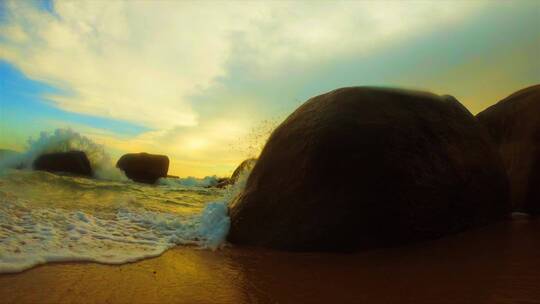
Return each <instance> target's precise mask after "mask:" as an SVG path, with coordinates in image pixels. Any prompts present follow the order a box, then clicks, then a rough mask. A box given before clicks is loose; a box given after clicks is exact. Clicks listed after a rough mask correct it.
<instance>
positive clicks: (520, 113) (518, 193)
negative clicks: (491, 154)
mask: <svg viewBox="0 0 540 304" xmlns="http://www.w3.org/2000/svg"><path fill="white" fill-rule="evenodd" d="M477 118H478V120H479V121H480V123H481V124H482V125H484V126H485V127H486V128H487V130H488V131H489V133H490V135H491V137H492V138H493V141H494V142H495V144H496V145H497V147H498V149H499V152H500V155H501V157H502V160H503V163H504V166H505V168H506V172H507V173H508V178H509V180H510V193H511V201H512V207H513V208H514V210H516V211H524V212H528V213H531V214H539V213H540V85H535V86H531V87H528V88H525V89H523V90H520V91H518V92H516V93H514V94H512V95H510V96H508V97H506V98H505V99H503V100H501V101H499V102H498V103H497V104H495V105H493V106H491V107H489V108H487V109H485V110H484V111H482V112H480V113H479V114H478V115H477Z"/></svg>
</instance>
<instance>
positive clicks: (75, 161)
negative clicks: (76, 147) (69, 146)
mask: <svg viewBox="0 0 540 304" xmlns="http://www.w3.org/2000/svg"><path fill="white" fill-rule="evenodd" d="M32 167H33V168H34V170H41V171H49V172H63V173H71V174H76V175H83V176H92V174H93V173H92V167H91V166H90V161H89V160H88V157H86V153H84V152H82V151H69V152H56V153H46V154H42V155H40V156H38V158H36V160H34V162H33V164H32Z"/></svg>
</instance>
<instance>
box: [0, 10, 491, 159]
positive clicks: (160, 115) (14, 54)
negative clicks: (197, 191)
mask: <svg viewBox="0 0 540 304" xmlns="http://www.w3.org/2000/svg"><path fill="white" fill-rule="evenodd" d="M482 5H483V2H479V1H474V2H473V1H459V2H448V1H415V2H413V1H357V2H354V1H347V2H336V1H328V2H326V1H306V2H300V1H295V2H273V1H268V2H266V1H265V2H263V1H237V2H232V1H230V2H225V1H100V0H95V1H57V2H55V5H54V9H55V14H50V13H49V12H46V11H43V10H39V9H37V8H35V7H33V6H31V5H30V4H29V3H28V2H25V1H12V2H6V7H7V10H6V12H7V16H8V17H7V22H5V23H4V24H1V25H0V37H1V38H2V39H0V59H4V60H7V61H9V62H11V63H13V64H14V65H16V66H17V67H18V68H19V69H21V70H22V71H23V72H24V73H25V74H26V75H27V76H29V77H31V78H33V79H37V80H41V81H44V82H46V83H49V84H51V85H53V86H57V87H59V88H61V89H64V90H65V91H66V92H68V94H62V95H50V96H46V97H47V99H49V101H51V102H52V103H53V104H54V105H56V106H57V107H59V108H61V109H64V110H67V111H72V112H77V113H84V114H91V115H97V116H103V117H108V118H113V119H119V120H125V121H130V122H134V123H137V124H141V125H144V126H147V127H150V128H152V129H154V131H152V133H147V134H142V135H140V136H138V137H137V138H133V139H130V141H129V142H127V141H126V140H120V139H118V140H117V141H116V142H112V141H113V139H114V138H113V137H108V139H107V140H108V141H111V143H110V144H112V145H116V146H118V147H120V146H121V145H124V146H123V147H124V149H125V150H130V149H131V148H135V146H136V147H139V148H140V149H143V148H144V149H151V148H152V147H158V148H160V149H166V150H169V151H171V153H174V154H176V155H178V156H179V157H183V158H184V159H192V160H193V161H197V160H198V161H199V162H201V161H202V160H203V159H204V160H206V159H208V158H211V157H214V159H215V160H216V161H218V162H219V161H220V160H221V161H222V162H226V163H230V162H231V159H233V158H234V157H233V155H232V154H230V153H226V152H225V151H224V150H223V148H219V149H218V147H223V146H227V145H231V144H234V142H235V141H237V140H238V137H239V136H244V135H245V134H246V133H247V132H246V130H243V131H242V130H241V129H242V128H248V127H249V126H250V124H252V123H253V122H249V121H239V120H227V119H222V118H220V117H200V116H199V115H200V113H197V112H196V111H195V109H196V107H197V105H195V104H193V101H192V100H191V99H190V97H191V96H194V95H197V94H200V93H201V92H204V90H205V89H208V88H211V86H212V85H213V84H214V83H215V81H216V79H217V78H218V77H225V76H227V73H228V71H227V68H228V64H229V63H230V62H231V58H230V56H232V55H233V54H234V56H243V55H245V58H243V60H242V63H243V64H245V65H246V68H248V67H249V69H250V70H256V71H257V73H256V74H255V75H254V76H255V77H258V78H260V79H261V80H262V81H264V80H269V81H284V82H286V81H287V79H286V76H287V75H281V74H279V73H280V71H284V70H287V69H286V67H287V66H289V65H291V63H294V64H295V66H298V67H302V66H306V67H307V66H310V65H311V66H313V65H317V64H318V63H320V62H321V61H324V60H327V59H328V60H329V59H332V58H336V57H341V56H343V57H345V56H364V55H366V54H368V53H369V52H373V51H375V50H377V49H378V48H383V47H385V46H387V45H389V44H392V43H395V41H398V40H404V39H408V37H410V36H411V35H418V34H419V33H422V32H426V31H429V30H431V29H432V28H433V27H436V26H440V25H443V24H447V23H451V22H456V21H457V20H460V19H461V18H464V17H465V16H467V15H468V14H469V13H471V12H474V11H476V10H477V9H478V8H479V7H481V6H482ZM239 48H240V49H239ZM242 48H244V49H245V52H243V49H242ZM225 89H226V88H225ZM254 98H256V96H255V97H254ZM226 111H227V109H224V110H223V111H221V112H226ZM232 111H234V110H232ZM260 111H261V112H263V111H264V109H260ZM217 112H218V113H219V111H217ZM263 116H264V115H263ZM224 130H226V131H224ZM160 134H165V135H166V136H160ZM223 134H226V135H223ZM172 143H174V144H172ZM216 150H217V151H219V152H220V153H221V155H216V154H215V152H216ZM236 157H237V158H240V157H241V156H238V154H237V156H236ZM239 160H240V159H238V161H239Z"/></svg>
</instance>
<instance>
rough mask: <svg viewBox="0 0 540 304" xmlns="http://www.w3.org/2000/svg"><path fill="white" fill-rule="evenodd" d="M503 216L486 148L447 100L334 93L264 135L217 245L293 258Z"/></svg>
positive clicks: (504, 205) (365, 90)
mask: <svg viewBox="0 0 540 304" xmlns="http://www.w3.org/2000/svg"><path fill="white" fill-rule="evenodd" d="M508 210H509V202H508V181H507V179H506V174H505V172H504V167H503V165H502V162H501V160H500V157H499V155H498V153H497V151H496V148H495V147H494V146H493V144H492V143H491V141H490V139H489V135H488V134H487V132H486V131H485V130H484V129H483V128H482V127H480V125H479V123H478V121H477V120H476V119H475V117H474V116H473V115H472V114H471V113H470V112H469V111H468V110H467V109H465V108H464V107H463V106H462V105H461V104H460V103H459V102H458V101H457V100H456V99H455V98H453V97H452V96H437V95H434V94H430V93H424V92H416V91H405V90H397V89H382V88H369V87H352V88H342V89H338V90H335V91H332V92H329V93H326V94H323V95H320V96H317V97H314V98H311V99H310V100H308V101H307V102H305V103H304V104H303V105H302V106H300V107H299V108H298V109H297V110H296V111H295V112H294V113H292V114H291V115H290V116H289V117H288V118H287V119H286V120H285V121H284V122H283V123H282V124H281V125H280V126H279V127H278V128H277V129H276V130H275V131H274V132H273V133H272V135H271V136H270V138H269V139H268V141H267V143H266V145H265V147H264V149H263V151H262V153H261V155H260V157H259V159H258V161H257V163H256V165H255V167H254V168H253V170H252V172H251V174H250V176H249V178H248V180H247V184H246V187H245V189H244V191H243V192H242V193H241V194H240V195H238V196H237V197H236V198H235V199H234V201H233V202H232V204H231V206H230V209H229V215H230V217H231V229H230V232H229V235H228V240H229V241H230V242H232V243H236V244H246V245H255V246H264V247H271V248H277V249H284V250H295V251H296V250H300V251H306V250H316V251H321V250H324V251H326V250H328V251H342V250H346V251H347V250H356V249H362V248H373V247H381V246H395V245H399V244H404V243H408V242H412V241H418V240H424V239H431V238H437V237H440V236H443V235H446V234H450V233H455V232H458V231H462V230H465V229H468V228H472V227H477V226H481V225H484V224H486V223H489V222H491V221H495V220H498V219H501V218H504V217H505V215H506V214H507V212H508Z"/></svg>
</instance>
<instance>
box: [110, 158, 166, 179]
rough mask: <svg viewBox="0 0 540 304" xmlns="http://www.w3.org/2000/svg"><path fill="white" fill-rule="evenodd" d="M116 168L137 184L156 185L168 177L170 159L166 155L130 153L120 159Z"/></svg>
mask: <svg viewBox="0 0 540 304" xmlns="http://www.w3.org/2000/svg"><path fill="white" fill-rule="evenodd" d="M116 167H118V168H120V169H121V170H122V171H124V173H125V174H126V176H127V177H128V178H130V179H132V180H134V181H136V182H140V183H147V184H154V183H155V182H156V181H157V180H158V179H159V178H161V177H167V172H168V171H169V158H168V157H167V156H166V155H156V154H148V153H129V154H124V155H122V157H120V159H119V160H118V162H117V163H116Z"/></svg>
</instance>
